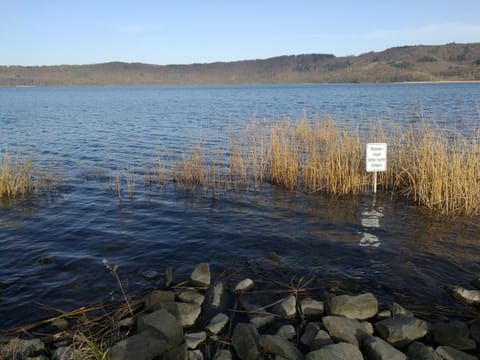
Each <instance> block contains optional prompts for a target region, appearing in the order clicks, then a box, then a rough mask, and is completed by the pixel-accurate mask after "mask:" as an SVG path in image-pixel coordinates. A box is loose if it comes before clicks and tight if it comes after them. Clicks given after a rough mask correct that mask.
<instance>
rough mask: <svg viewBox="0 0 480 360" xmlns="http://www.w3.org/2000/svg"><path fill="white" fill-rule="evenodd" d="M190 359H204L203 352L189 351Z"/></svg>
mask: <svg viewBox="0 0 480 360" xmlns="http://www.w3.org/2000/svg"><path fill="white" fill-rule="evenodd" d="M188 360H203V354H202V352H201V351H200V350H193V351H189V352H188Z"/></svg>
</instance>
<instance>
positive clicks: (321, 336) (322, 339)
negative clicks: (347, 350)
mask: <svg viewBox="0 0 480 360" xmlns="http://www.w3.org/2000/svg"><path fill="white" fill-rule="evenodd" d="M330 344H333V340H332V338H331V337H330V335H328V333H327V332H326V331H325V330H319V331H318V332H317V335H315V337H314V338H313V340H312V342H311V343H310V350H312V351H314V350H318V349H321V348H323V347H325V346H327V345H330Z"/></svg>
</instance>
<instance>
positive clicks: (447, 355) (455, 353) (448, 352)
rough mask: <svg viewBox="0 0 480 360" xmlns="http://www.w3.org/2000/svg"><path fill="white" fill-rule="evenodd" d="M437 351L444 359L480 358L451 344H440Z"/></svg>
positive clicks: (470, 359)
mask: <svg viewBox="0 0 480 360" xmlns="http://www.w3.org/2000/svg"><path fill="white" fill-rule="evenodd" d="M435 352H436V353H437V354H438V355H439V356H440V358H441V359H442V360H478V358H477V357H476V356H473V355H470V354H467V353H464V352H463V351H460V350H457V349H454V348H452V347H450V346H439V347H437V349H436V350H435Z"/></svg>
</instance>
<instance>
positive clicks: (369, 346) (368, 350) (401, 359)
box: [362, 336, 407, 360]
mask: <svg viewBox="0 0 480 360" xmlns="http://www.w3.org/2000/svg"><path fill="white" fill-rule="evenodd" d="M362 345H363V346H362V348H363V350H364V353H365V355H366V357H367V359H375V360H407V356H406V355H405V354H404V353H402V352H401V351H400V350H397V349H395V348H394V347H393V346H392V345H390V344H389V343H388V342H386V341H385V340H382V339H380V338H379V337H376V336H366V337H365V338H363V341H362Z"/></svg>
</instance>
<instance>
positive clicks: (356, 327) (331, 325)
mask: <svg viewBox="0 0 480 360" xmlns="http://www.w3.org/2000/svg"><path fill="white" fill-rule="evenodd" d="M322 322H323V326H324V327H325V328H326V329H327V331H328V333H329V334H330V336H331V337H332V339H333V340H335V341H339V342H340V341H342V342H348V343H350V344H353V345H355V346H356V347H359V344H360V342H359V341H360V340H361V338H362V337H363V336H365V334H367V335H372V334H373V328H372V325H371V324H370V323H367V322H360V321H358V320H355V319H349V318H346V317H343V316H333V315H330V316H325V317H323V319H322Z"/></svg>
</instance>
